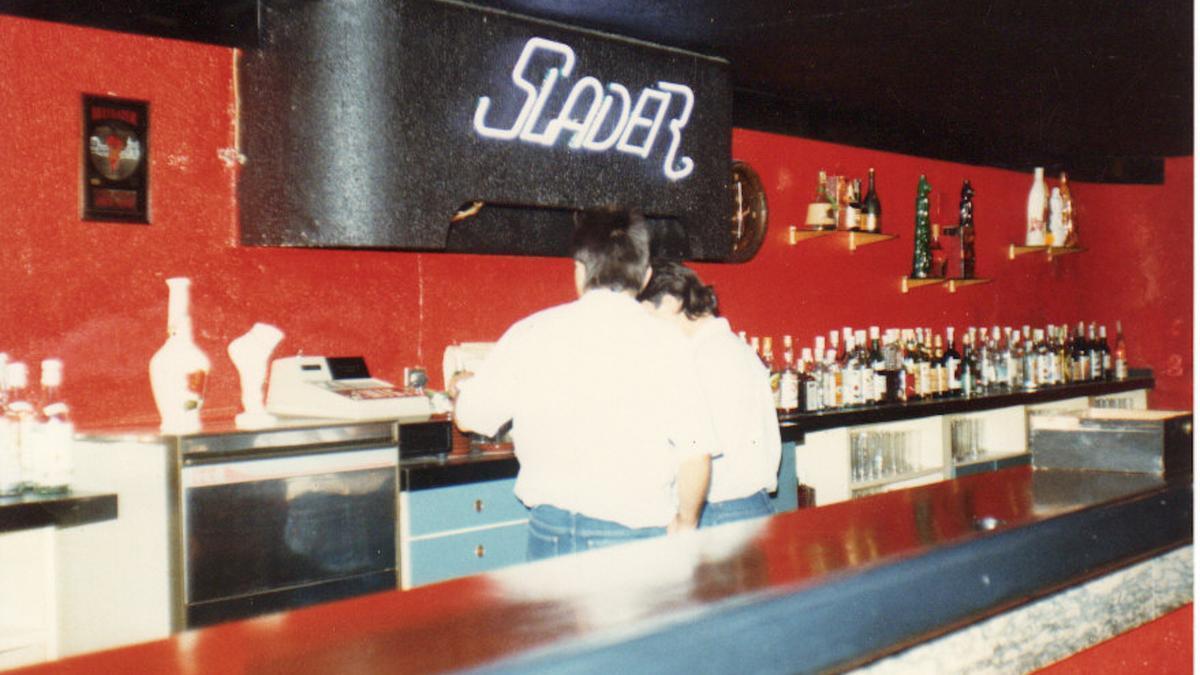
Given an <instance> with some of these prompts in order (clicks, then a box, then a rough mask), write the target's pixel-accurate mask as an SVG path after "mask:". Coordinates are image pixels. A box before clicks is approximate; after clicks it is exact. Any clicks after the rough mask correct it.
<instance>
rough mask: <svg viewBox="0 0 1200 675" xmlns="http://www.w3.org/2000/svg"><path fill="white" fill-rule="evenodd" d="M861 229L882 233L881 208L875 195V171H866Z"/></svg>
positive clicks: (877, 196)
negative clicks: (865, 189)
mask: <svg viewBox="0 0 1200 675" xmlns="http://www.w3.org/2000/svg"><path fill="white" fill-rule="evenodd" d="M863 223H864V226H863V229H864V230H866V231H867V232H883V206H881V205H880V203H879V195H878V194H876V193H875V169H867V196H866V197H864V198H863Z"/></svg>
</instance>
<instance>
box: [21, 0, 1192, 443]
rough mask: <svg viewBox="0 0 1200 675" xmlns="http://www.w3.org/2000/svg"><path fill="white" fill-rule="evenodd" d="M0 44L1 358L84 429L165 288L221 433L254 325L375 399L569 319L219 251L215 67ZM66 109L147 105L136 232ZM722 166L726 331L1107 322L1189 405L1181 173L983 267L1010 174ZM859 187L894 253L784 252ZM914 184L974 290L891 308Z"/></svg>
mask: <svg viewBox="0 0 1200 675" xmlns="http://www.w3.org/2000/svg"><path fill="white" fill-rule="evenodd" d="M0 43H3V44H4V45H5V46H6V49H5V58H4V59H0V84H2V85H3V86H0V122H2V123H3V128H4V129H5V134H4V139H5V143H4V150H5V153H4V154H5V156H6V157H7V161H5V162H0V197H2V199H0V204H3V206H2V207H0V226H3V227H4V231H5V232H6V233H7V236H6V237H5V238H4V239H3V241H2V243H0V294H2V295H0V298H2V301H0V349H2V350H5V351H7V352H9V353H10V354H12V355H13V356H14V357H15V358H20V359H24V360H27V361H30V362H35V361H38V360H40V359H41V358H44V357H46V356H60V357H62V358H63V359H64V360H65V362H66V373H67V383H66V385H65V390H66V392H65V393H66V395H67V396H68V400H69V401H71V403H72V404H73V405H74V409H75V412H76V415H77V417H78V418H79V420H80V421H81V422H83V423H84V424H87V425H92V426H95V425H108V424H127V423H128V424H143V423H156V422H157V414H156V413H155V410H154V404H153V400H152V398H151V395H150V387H149V379H148V375H147V364H148V362H149V359H150V356H151V355H152V354H153V353H154V351H155V350H156V349H157V348H158V347H159V346H160V345H161V343H162V341H163V338H164V332H163V331H164V328H165V321H166V286H165V284H164V283H163V280H164V279H166V278H167V277H170V276H176V275H182V276H188V277H191V278H192V280H193V287H192V289H193V308H192V309H193V312H192V314H193V318H194V323H195V327H196V339H197V342H198V343H199V344H200V346H201V347H202V348H203V349H204V350H205V351H206V352H207V353H208V355H209V357H210V358H211V359H212V361H213V370H212V374H211V378H210V383H209V391H208V394H209V396H208V403H207V406H206V411H207V412H208V413H210V414H214V415H218V414H230V413H232V412H235V411H236V407H237V405H238V393H237V391H238V389H237V387H238V384H237V375H236V372H235V371H234V369H233V366H232V365H231V364H230V362H229V360H228V358H227V357H226V356H225V351H224V350H225V346H226V345H227V344H228V343H229V341H230V340H231V339H233V338H234V337H236V336H238V335H240V334H242V333H243V332H245V331H246V330H247V329H248V328H249V327H250V326H251V325H252V324H253V323H254V322H255V321H264V322H268V323H273V324H275V325H277V326H279V327H280V328H281V329H282V330H283V331H284V333H285V334H286V337H285V339H284V341H283V343H281V344H280V346H279V347H278V348H277V350H276V352H275V354H276V356H278V355H283V354H288V353H295V352H297V351H303V352H304V353H307V354H329V355H337V354H349V353H361V354H363V355H364V356H366V358H367V361H368V363H369V364H370V365H371V366H372V368H373V370H374V371H375V372H376V374H378V375H379V376H381V377H384V378H387V379H392V380H398V379H400V373H401V371H402V369H403V367H404V366H406V365H415V364H422V365H425V366H427V367H428V368H430V371H431V375H433V379H434V382H435V384H436V383H440V379H441V378H440V368H441V366H440V364H441V354H442V349H443V348H444V347H445V346H446V345H447V344H448V343H451V342H454V341H463V340H492V339H495V338H497V337H498V336H499V335H500V333H501V332H502V331H503V330H504V328H506V327H507V326H508V325H509V324H510V323H512V322H513V321H514V320H516V319H517V318H520V317H521V316H523V315H525V314H528V313H529V312H531V311H533V310H535V309H538V308H541V307H544V306H547V305H549V304H554V303H558V302H562V301H565V300H568V299H570V298H571V294H572V292H571V282H570V264H569V263H568V262H567V261H565V260H561V259H544V258H506V257H495V256H466V255H447V254H417V253H400V252H378V251H334V250H292V249H259V248H243V247H240V246H239V245H238V244H237V227H238V225H237V220H238V217H237V204H236V191H235V185H236V180H237V171H238V168H237V166H236V164H235V163H232V162H229V161H227V159H223V158H228V156H229V155H230V152H231V149H232V148H233V147H234V145H235V136H236V129H235V122H236V115H235V112H234V111H235V109H236V102H235V99H234V92H233V81H232V74H233V71H234V59H235V53H234V51H233V50H230V49H224V48H219V47H211V46H206V45H198V44H191V43H184V42H177V41H170V40H161V39H154V38H146V37H140V36H130V35H122V34H116V33H109V32H103V31H95V30H89V29H81V28H75V27H69V26H61V25H55V24H47V23H41V22H35V21H28V20H24V19H15V18H11V17H3V16H0ZM85 92H87V93H101V94H111V95H114V96H119V97H123V98H134V99H142V100H147V101H149V102H150V119H151V132H150V134H151V135H150V153H151V166H150V184H151V198H150V202H151V207H150V208H151V220H152V224H151V225H149V226H143V225H124V224H115V223H92V222H83V221H81V219H80V193H79V175H80V156H81V152H82V151H81V145H80V143H81V139H80V135H81V122H80V95H81V94H82V93H85ZM733 148H734V155H735V156H736V157H737V158H739V159H744V160H747V161H749V162H751V164H752V165H753V166H754V167H755V168H756V169H757V170H758V171H759V173H760V174H761V175H762V178H763V182H764V184H765V185H766V186H767V190H768V199H769V203H770V209H771V217H770V222H771V229H770V232H769V234H768V237H769V239H768V241H767V243H766V244H765V245H764V247H763V250H762V251H761V252H760V254H759V255H758V256H757V257H756V258H755V259H754V260H752V261H750V262H749V263H746V264H742V265H719V264H705V265H700V266H699V270H700V272H701V274H702V275H703V276H704V277H706V278H707V279H708V280H709V281H710V282H712V283H715V284H716V286H717V289H718V291H719V293H720V295H721V301H722V305H723V307H724V310H725V313H726V315H727V316H729V318H730V320H731V321H732V322H733V324H734V326H735V328H736V329H741V330H746V331H747V332H749V333H751V334H770V335H780V334H782V333H785V332H787V333H791V334H794V335H796V336H797V337H798V338H799V339H800V340H801V341H802V342H803V343H804V344H810V343H811V338H812V336H813V334H815V333H816V332H824V331H828V330H829V329H831V328H837V327H840V326H842V325H843V324H849V325H853V326H859V327H865V326H866V325H868V324H878V325H881V326H884V327H888V326H908V325H913V324H920V325H930V326H934V327H937V328H940V327H942V326H944V325H946V324H947V323H953V324H954V325H956V326H959V327H962V326H965V325H969V324H991V323H993V322H1003V323H1009V324H1019V323H1026V322H1028V323H1038V324H1040V323H1045V322H1047V321H1055V322H1063V321H1066V322H1070V323H1072V324H1073V323H1074V322H1075V321H1077V320H1079V319H1087V320H1091V319H1096V320H1102V321H1107V322H1111V321H1113V320H1115V319H1116V318H1124V319H1126V331H1127V334H1128V338H1129V347H1130V353H1131V360H1132V362H1133V363H1134V365H1149V366H1151V367H1153V368H1154V369H1155V371H1156V374H1157V375H1158V376H1159V390H1158V391H1157V392H1156V394H1155V396H1154V400H1153V404H1154V405H1157V406H1160V407H1182V408H1190V407H1191V403H1192V394H1191V369H1192V355H1191V331H1192V158H1190V157H1188V158H1181V159H1172V160H1169V161H1168V163H1167V182H1166V184H1165V185H1162V186H1107V185H1088V184H1075V185H1074V186H1073V190H1074V194H1075V196H1076V202H1077V204H1078V207H1077V210H1078V214H1079V216H1078V220H1079V222H1080V223H1081V232H1082V237H1083V243H1084V245H1085V246H1087V247H1088V248H1089V251H1088V253H1086V254H1084V255H1075V256H1067V257H1064V258H1061V259H1059V260H1057V261H1055V262H1053V263H1047V262H1045V261H1043V260H1037V259H1034V258H1033V257H1032V256H1031V257H1026V258H1018V259H1017V260H1014V261H1008V260H1006V259H1005V256H1004V251H1005V247H1006V245H1007V244H1008V243H1009V242H1010V241H1015V240H1017V239H1018V238H1019V237H1020V236H1021V231H1022V225H1021V220H1022V214H1023V211H1024V202H1025V195H1026V192H1027V190H1028V187H1029V182H1030V178H1029V176H1026V175H1024V174H1018V173H1013V172H1008V171H1001V170H996V169H987V168H980V167H972V166H966V165H961V164H953V163H947V162H938V161H933V160H928V159H923V158H916V157H908V156H902V155H895V154H889V153H881V152H873V151H868V150H861V149H857V148H851V147H846V146H837V145H830V144H825V143H819V142H814V141H808V140H804V139H798V138H791V137H783V136H776V135H768V134H762V133H755V132H744V131H735V133H734V138H733ZM868 167H875V168H876V169H877V171H878V174H879V193H880V197H881V199H882V200H883V204H884V210H885V219H884V222H885V227H886V228H887V229H888V230H889V231H892V232H897V233H900V234H902V235H903V236H902V237H901V239H899V240H897V241H893V242H890V243H885V244H879V245H875V246H870V247H866V248H862V249H860V250H859V251H857V252H855V253H853V254H851V253H849V252H847V251H846V250H845V249H844V247H842V248H839V246H838V245H837V244H836V242H834V241H831V240H817V241H811V242H806V243H802V244H800V245H798V246H796V247H790V246H788V245H787V244H786V226H787V225H788V224H790V223H798V222H800V221H801V220H802V218H803V212H804V205H805V203H806V202H807V201H809V200H810V199H811V197H812V192H813V187H812V186H813V184H814V183H815V177H816V174H817V171H818V170H820V169H826V170H828V171H830V172H833V173H849V174H852V175H856V176H865V174H866V170H867V168H868ZM920 173H925V174H926V175H927V176H928V177H929V179H930V181H931V182H932V183H933V185H934V188H935V190H936V192H935V204H934V208H935V210H934V216H935V220H938V221H940V222H953V220H954V214H955V213H956V211H957V201H958V190H959V186H960V184H961V180H962V179H963V178H964V177H966V178H970V179H971V181H972V183H973V184H974V185H975V188H976V192H977V197H976V222H977V223H978V230H979V235H978V240H977V250H978V252H979V262H978V271H979V274H980V275H981V276H988V277H992V278H993V279H994V281H993V283H991V284H987V285H982V286H975V287H970V288H964V289H961V290H960V292H959V293H957V294H955V295H950V294H948V293H946V292H945V291H944V290H942V289H940V288H937V287H933V288H923V289H918V290H915V291H914V292H912V293H910V294H908V295H901V294H900V292H899V283H900V277H901V276H903V274H904V273H905V270H906V269H907V268H908V266H909V264H910V259H911V255H912V251H911V229H912V220H913V199H914V195H915V186H916V180H917V176H918V174H920ZM939 201H940V204H939ZM939 206H940V214H939V212H938V207H939ZM939 215H940V217H939ZM34 371H35V372H36V368H35V369H34Z"/></svg>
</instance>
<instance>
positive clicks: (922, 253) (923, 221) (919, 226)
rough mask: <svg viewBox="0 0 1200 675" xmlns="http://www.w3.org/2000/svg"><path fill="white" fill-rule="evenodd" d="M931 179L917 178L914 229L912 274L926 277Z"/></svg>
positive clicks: (928, 262)
mask: <svg viewBox="0 0 1200 675" xmlns="http://www.w3.org/2000/svg"><path fill="white" fill-rule="evenodd" d="M930 189H931V188H930V187H929V181H927V180H925V176H921V177H920V179H918V180H917V214H916V225H915V227H914V230H913V264H912V273H911V275H910V276H912V278H914V279H924V278H926V277H928V276H930V273H931V272H930V265H931V261H930V258H929V234H930V232H929V226H930V222H929V192H930Z"/></svg>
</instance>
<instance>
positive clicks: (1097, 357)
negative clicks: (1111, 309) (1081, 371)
mask: <svg viewBox="0 0 1200 675" xmlns="http://www.w3.org/2000/svg"><path fill="white" fill-rule="evenodd" d="M1088 365H1089V369H1088V379H1089V380H1100V379H1103V378H1104V351H1103V350H1102V349H1101V348H1100V341H1099V340H1097V339H1096V324H1095V323H1090V324H1088Z"/></svg>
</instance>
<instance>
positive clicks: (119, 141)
mask: <svg viewBox="0 0 1200 675" xmlns="http://www.w3.org/2000/svg"><path fill="white" fill-rule="evenodd" d="M149 137H150V106H149V104H148V103H147V102H146V101H134V100H129V99H121V98H112V97H109V96H95V95H91V94H84V95H83V139H82V140H83V144H82V145H83V172H82V176H83V185H82V190H83V219H84V220H87V221H113V222H122V223H142V224H149V223H150V217H149V211H148V210H147V204H148V202H149V199H148V192H149V178H150V171H149V168H148V167H149V164H150V143H149Z"/></svg>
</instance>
